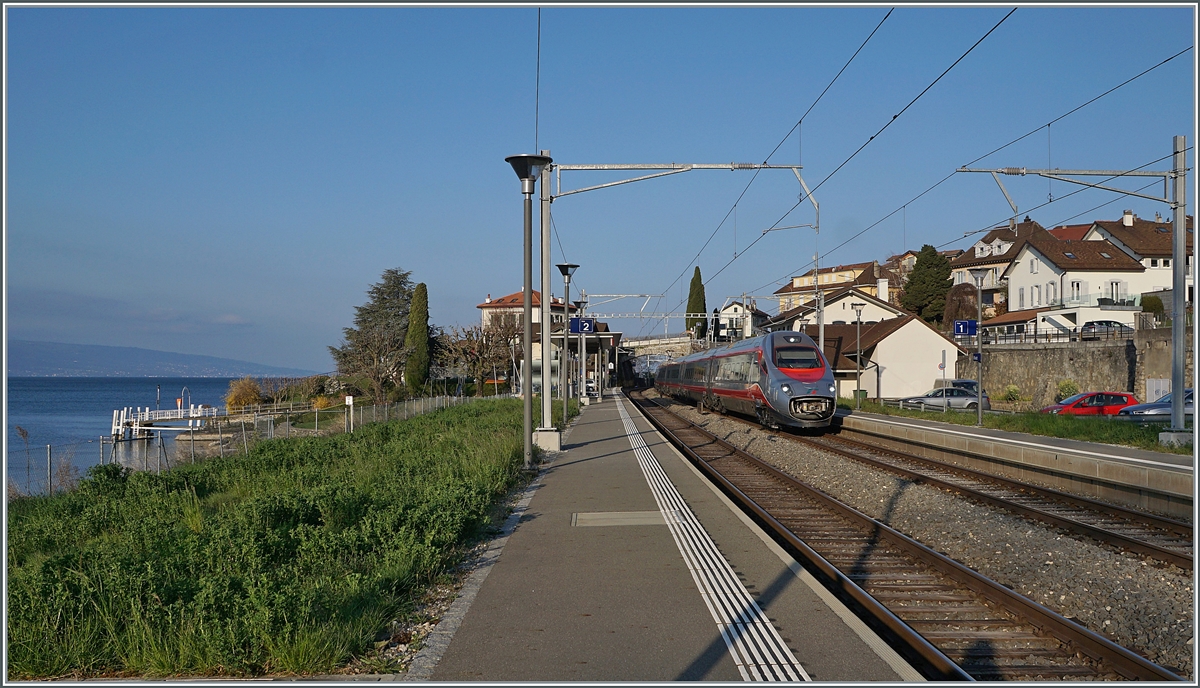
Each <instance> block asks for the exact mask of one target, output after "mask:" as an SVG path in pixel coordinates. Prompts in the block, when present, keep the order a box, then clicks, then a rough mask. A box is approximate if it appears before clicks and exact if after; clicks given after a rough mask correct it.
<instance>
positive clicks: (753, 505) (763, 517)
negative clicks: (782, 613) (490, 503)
mask: <svg viewBox="0 0 1200 688" xmlns="http://www.w3.org/2000/svg"><path fill="white" fill-rule="evenodd" d="M630 399H631V400H632V401H633V403H634V405H635V406H636V407H637V408H638V409H639V410H641V411H642V415H643V416H644V417H645V418H646V419H647V420H649V421H650V423H651V424H652V425H653V426H654V427H655V428H657V429H658V431H659V432H661V433H662V434H663V435H664V436H665V437H666V438H667V440H668V441H670V442H671V444H672V445H674V446H675V447H676V448H678V449H679V450H680V451H681V452H683V454H684V455H685V456H687V457H688V458H689V459H690V460H691V461H692V462H693V463H694V464H695V465H696V466H697V467H698V468H699V469H700V470H701V471H702V472H703V473H704V474H705V475H706V476H708V477H709V479H711V480H713V481H714V482H716V483H717V484H718V485H720V486H721V488H722V489H723V490H724V491H725V492H726V493H727V494H729V495H730V496H731V497H733V499H734V500H735V501H736V502H737V503H738V504H739V506H741V507H742V508H744V509H746V510H747V511H749V512H750V513H752V514H753V515H754V516H755V517H756V518H757V520H758V521H759V522H760V523H762V524H763V525H765V526H766V527H767V528H768V529H769V530H770V531H771V532H773V533H774V534H775V535H776V536H777V537H778V538H780V539H781V540H783V541H784V543H786V544H787V545H788V546H789V547H790V548H791V549H792V551H793V552H794V553H796V554H798V555H799V556H800V558H801V559H802V560H804V561H805V562H807V563H808V564H809V568H810V570H814V573H816V574H817V577H818V578H819V579H821V580H822V583H823V584H824V585H825V587H826V588H827V589H829V590H830V591H832V592H833V593H834V594H841V595H844V596H846V597H849V598H850V600H852V601H853V602H854V603H856V604H857V606H858V607H859V608H860V609H862V610H863V611H864V612H865V613H866V615H867V617H868V618H867V621H868V622H871V621H874V622H875V623H874V624H873V625H875V626H876V630H881V629H882V630H884V631H885V634H887V635H890V636H891V638H892V639H893V641H894V642H893V645H896V644H898V645H899V647H896V648H895V649H897V651H899V652H900V654H901V655H903V656H904V657H905V659H906V660H908V661H909V662H912V663H914V664H915V665H916V666H917V667H919V668H921V669H924V671H923V673H924V674H925V675H926V678H930V679H936V680H948V681H974V680H975V679H974V678H973V677H972V676H971V675H970V674H968V673H967V672H965V671H963V669H962V667H960V666H958V664H957V663H955V662H954V660H952V659H950V658H949V657H947V656H946V655H945V654H944V653H943V652H942V651H941V650H939V649H938V648H937V646H935V645H934V644H933V643H930V642H929V641H928V640H926V639H925V637H924V636H922V635H921V634H920V633H918V632H917V631H916V630H914V629H913V628H912V627H911V626H909V625H908V624H907V623H905V622H904V620H903V619H901V618H900V617H898V616H896V615H895V614H894V613H893V612H892V611H891V610H890V609H888V608H887V607H886V606H884V605H883V604H882V603H881V602H879V601H878V600H876V599H875V598H874V597H872V596H871V595H870V593H868V592H867V591H865V590H863V589H862V588H861V587H860V586H859V585H858V584H857V583H855V582H854V581H853V580H851V579H850V578H848V577H847V576H846V575H845V574H844V573H842V572H841V570H839V569H838V568H837V567H836V566H834V565H833V564H831V563H830V562H829V561H828V560H827V559H825V557H823V556H821V555H820V554H819V553H818V552H817V551H816V550H814V549H812V548H811V547H809V546H808V544H807V543H805V542H804V541H803V540H801V539H800V538H799V537H797V536H796V534H795V533H793V532H792V531H791V530H790V529H788V528H787V526H785V525H783V524H782V523H780V522H779V521H778V520H776V519H775V517H774V516H772V515H771V514H770V513H769V512H768V511H766V510H765V509H763V508H762V507H761V506H759V504H758V503H757V502H755V501H754V500H753V499H751V498H750V497H748V496H747V495H746V494H745V493H744V492H742V491H741V490H740V489H739V488H738V487H737V486H736V485H734V484H733V483H732V482H730V481H729V480H728V479H727V478H726V477H725V476H724V475H722V474H721V473H719V472H718V471H716V470H715V469H714V468H713V467H712V466H710V465H708V462H707V461H706V460H705V459H704V458H702V457H701V456H699V455H698V454H697V453H696V452H695V451H694V450H693V449H692V447H691V446H689V445H688V444H687V443H686V442H684V441H683V440H681V439H679V438H678V437H677V436H676V434H675V433H674V432H673V431H671V430H670V429H669V428H667V427H666V425H664V424H663V423H662V422H661V421H660V420H659V419H658V418H656V417H655V416H654V415H653V414H652V413H650V412H648V411H647V410H646V408H645V406H644V402H643V401H642V400H641V399H638V398H636V397H633V396H631V397H630ZM668 413H669V412H668ZM713 440H715V441H716V442H717V443H720V444H724V442H722V441H721V440H719V439H717V438H715V437H714V438H713ZM733 451H737V450H736V449H734V450H733ZM896 641H898V642H896Z"/></svg>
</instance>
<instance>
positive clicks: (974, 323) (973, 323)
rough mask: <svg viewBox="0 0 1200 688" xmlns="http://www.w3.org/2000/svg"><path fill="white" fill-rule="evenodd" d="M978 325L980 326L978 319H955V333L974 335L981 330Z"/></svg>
mask: <svg viewBox="0 0 1200 688" xmlns="http://www.w3.org/2000/svg"><path fill="white" fill-rule="evenodd" d="M978 326H979V321H978V320H955V321H954V334H955V335H968V336H973V335H974V334H975V333H976V332H978V331H979V330H978Z"/></svg>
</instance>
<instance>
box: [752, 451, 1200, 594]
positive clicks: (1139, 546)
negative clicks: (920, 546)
mask: <svg viewBox="0 0 1200 688" xmlns="http://www.w3.org/2000/svg"><path fill="white" fill-rule="evenodd" d="M776 434H777V435H783V436H785V437H788V438H789V439H791V440H792V441H794V442H797V443H800V444H806V445H809V446H812V447H817V448H819V449H822V450H825V451H828V452H833V453H835V454H837V455H839V456H844V457H846V458H849V459H853V460H855V461H859V462H861V463H865V464H867V465H869V466H872V467H875V468H880V469H882V470H886V471H889V472H892V473H895V474H897V475H900V476H901V477H903V478H905V479H906V480H911V481H913V482H916V483H925V484H927V485H932V486H934V487H938V488H941V489H944V490H950V491H953V492H957V493H959V494H962V495H965V496H967V497H969V498H971V499H975V500H977V501H980V502H983V503H985V504H989V505H991V506H995V507H997V508H1000V509H1004V510H1006V511H1011V512H1013V513H1016V514H1019V515H1021V516H1025V517H1027V518H1032V519H1036V520H1039V521H1042V522H1045V523H1049V524H1051V525H1054V526H1057V527H1060V528H1064V529H1066V530H1069V531H1071V532H1075V533H1079V534H1082V535H1087V536H1089V537H1092V538H1095V539H1096V540H1099V541H1100V542H1103V543H1107V544H1113V545H1118V546H1120V547H1123V548H1125V549H1127V550H1129V551H1131V552H1137V553H1138V554H1145V555H1147V556H1150V557H1154V558H1155V559H1158V560H1160V561H1163V562H1166V563H1169V564H1174V565H1176V566H1178V567H1180V568H1183V569H1187V570H1189V571H1190V570H1192V569H1193V558H1192V556H1191V555H1190V554H1187V553H1184V552H1180V551H1178V550H1174V549H1170V548H1168V547H1163V546H1161V545H1156V544H1154V543H1152V542H1146V541H1145V540H1142V539H1139V538H1136V537H1133V536H1129V535H1125V534H1123V533H1118V532H1115V531H1112V530H1109V529H1107V528H1103V527H1100V526H1095V525H1092V524H1090V523H1085V522H1083V521H1079V520H1076V519H1073V518H1068V517H1064V516H1059V515H1057V514H1054V513H1051V512H1049V511H1046V510H1044V509H1039V508H1037V507H1034V506H1028V505H1025V504H1020V503H1017V502H1014V501H1011V500H1008V499H1005V498H1003V497H997V496H994V495H990V494H988V493H986V492H982V491H979V490H976V489H974V488H971V487H968V486H966V485H960V484H958V483H954V482H951V481H947V480H942V479H941V478H937V477H935V476H931V475H928V474H926V473H918V472H916V471H913V470H909V469H907V468H904V467H903V466H897V465H895V464H892V463H888V462H887V461H881V460H879V459H875V458H872V457H869V456H863V455H861V454H857V453H855V452H853V451H849V450H846V449H842V448H840V447H836V446H833V445H831V444H829V443H826V442H821V441H817V440H814V439H811V438H808V437H796V436H794V435H786V434H784V433H776ZM838 441H840V442H847V443H853V444H858V445H859V446H861V447H863V448H864V449H867V450H870V451H875V452H879V453H882V454H892V455H895V456H898V457H899V458H902V459H904V460H906V461H912V462H914V463H921V464H925V465H927V466H933V467H936V468H938V469H941V470H945V471H947V472H952V473H962V474H965V475H967V476H969V477H971V478H974V479H977V480H980V481H981V482H988V483H992V484H995V485H999V486H1001V487H1005V488H1008V489H1012V490H1017V491H1024V492H1028V493H1032V494H1034V495H1035V496H1038V497H1042V498H1044V499H1050V500H1055V501H1061V502H1065V503H1067V504H1069V505H1071V506H1076V507H1078V508H1082V509H1087V510H1090V511H1099V512H1101V513H1103V512H1104V511H1105V510H1109V509H1111V512H1120V513H1121V514H1122V515H1123V516H1124V517H1125V518H1129V519H1131V520H1144V521H1150V520H1151V519H1153V520H1154V521H1155V522H1161V523H1164V525H1162V526H1159V527H1162V528H1167V529H1170V530H1172V531H1175V532H1178V531H1177V530H1176V529H1177V528H1179V527H1181V526H1182V527H1184V528H1186V530H1187V535H1188V536H1190V535H1191V532H1192V529H1191V528H1190V527H1188V525H1187V524H1186V523H1183V522H1181V521H1172V520H1171V519H1163V518H1161V517H1157V516H1153V515H1150V514H1142V513H1141V512H1138V511H1133V510H1129V509H1122V508H1120V507H1112V506H1111V505H1109V504H1105V503H1104V502H1099V501H1094V500H1089V499H1086V498H1081V497H1076V496H1075V495H1068V494H1066V493H1063V492H1058V491H1057V490H1051V489H1049V488H1043V487H1037V486H1034V485H1029V484H1028V483H1022V482H1017V481H1014V480H1010V479H1008V478H1002V477H999V476H994V475H991V474H988V473H983V472H980V471H975V470H972V469H969V468H963V467H960V466H954V465H951V464H945V463H942V462H940V461H933V460H930V459H925V458H923V457H917V456H912V455H909V454H906V453H904V452H900V451H897V450H894V449H886V448H883V447H877V446H874V445H870V444H864V443H861V442H855V441H854V440H844V439H840V438H839V440H838Z"/></svg>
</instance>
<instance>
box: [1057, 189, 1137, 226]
mask: <svg viewBox="0 0 1200 688" xmlns="http://www.w3.org/2000/svg"><path fill="white" fill-rule="evenodd" d="M1155 184H1158V180H1155V181H1152V182H1150V183H1149V184H1147V185H1145V186H1143V187H1140V188H1137V189H1134V190H1133V191H1134V192H1135V193H1137V192H1141V191H1145V190H1146V189H1149V188H1150V187H1152V186H1154V185H1155ZM1128 195H1129V194H1121V195H1120V196H1117V197H1116V198H1114V199H1112V200H1111V201H1105V202H1103V203H1101V204H1100V205H1097V206H1093V207H1091V208H1088V209H1087V210H1085V211H1083V212H1082V213H1075V214H1074V215H1072V216H1071V217H1068V218H1067V219H1065V220H1059V221H1058V222H1055V223H1054V224H1052V225H1051V227H1061V226H1062V225H1065V224H1067V223H1068V222H1070V221H1071V220H1074V219H1075V218H1077V217H1079V216H1080V215H1087V214H1088V213H1092V212H1095V211H1097V210H1099V209H1101V208H1103V207H1104V206H1106V205H1112V204H1113V203H1116V202H1117V201H1119V200H1121V199H1122V198H1125V197H1126V196H1128Z"/></svg>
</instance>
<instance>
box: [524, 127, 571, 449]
mask: <svg viewBox="0 0 1200 688" xmlns="http://www.w3.org/2000/svg"><path fill="white" fill-rule="evenodd" d="M541 154H542V155H543V156H544V157H546V158H547V159H549V158H550V151H548V150H544V151H542V152H541ZM541 177H542V189H541V211H542V247H541V248H542V309H541V310H542V312H541V317H542V422H541V423H540V424H538V429H537V431H538V436H539V438H540V437H541V435H542V433H554V432H557V431H556V430H555V428H554V423H553V422H551V419H552V418H553V416H552V415H550V404H551V403H552V401H553V400H552V399H551V397H552V396H553V395H551V394H550V391H551V389H553V387H554V382H553V380H554V378H553V377H552V376H551V375H550V347H551V338H550V330H551V329H552V325H553V318H552V317H551V315H550V314H551V313H552V312H553V311H552V309H551V308H550V306H551V305H552V304H551V303H550V302H551V300H552V298H553V296H552V294H553V292H552V291H551V286H550V263H551V262H552V261H551V260H550V165H546V166H545V167H543V168H542V174H541ZM563 307H564V308H565V307H566V302H565V301H564V302H563ZM530 388H531V389H532V385H531V386H530ZM566 420H567V417H566V416H565V415H564V416H563V422H564V423H565V422H566ZM551 444H554V442H553V440H552V441H551ZM558 444H559V446H560V447H561V442H560V443H558ZM552 448H554V449H558V448H559V447H552Z"/></svg>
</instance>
